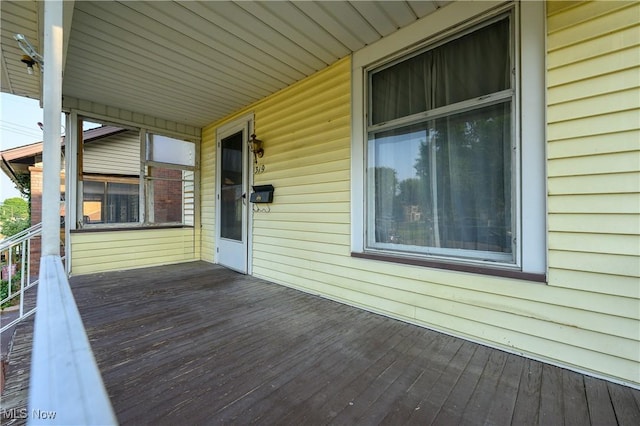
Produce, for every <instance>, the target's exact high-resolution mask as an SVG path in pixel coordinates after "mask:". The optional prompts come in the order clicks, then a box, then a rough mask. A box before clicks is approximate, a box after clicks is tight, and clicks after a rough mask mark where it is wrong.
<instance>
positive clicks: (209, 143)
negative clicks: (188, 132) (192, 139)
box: [200, 126, 216, 262]
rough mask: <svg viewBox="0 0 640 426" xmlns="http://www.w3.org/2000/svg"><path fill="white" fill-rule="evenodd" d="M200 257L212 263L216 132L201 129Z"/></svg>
mask: <svg viewBox="0 0 640 426" xmlns="http://www.w3.org/2000/svg"><path fill="white" fill-rule="evenodd" d="M200 169H201V170H200V208H201V213H200V224H201V228H200V250H201V252H200V257H201V259H202V260H205V261H207V262H213V260H214V251H215V232H216V222H215V215H216V132H215V127H213V126H209V127H206V128H204V129H202V143H201V145H200Z"/></svg>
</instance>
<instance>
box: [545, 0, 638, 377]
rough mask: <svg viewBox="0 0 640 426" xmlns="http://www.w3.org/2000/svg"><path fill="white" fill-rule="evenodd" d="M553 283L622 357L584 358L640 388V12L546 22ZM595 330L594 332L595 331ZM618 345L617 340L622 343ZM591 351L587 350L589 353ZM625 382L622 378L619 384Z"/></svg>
mask: <svg viewBox="0 0 640 426" xmlns="http://www.w3.org/2000/svg"><path fill="white" fill-rule="evenodd" d="M547 45H548V57H547V60H548V62H547V67H548V75H547V78H548V110H547V116H548V150H547V152H548V158H549V159H548V191H549V200H548V209H549V221H548V223H549V237H548V238H549V284H550V286H554V287H558V288H559V287H563V288H565V289H567V290H570V291H572V292H574V293H575V298H576V299H580V300H589V299H593V300H594V301H604V300H608V301H609V303H611V306H622V305H625V304H626V305H627V306H628V311H627V312H623V311H622V310H621V311H615V310H614V311H607V310H603V309H598V310H596V312H597V314H598V315H597V317H595V318H593V321H594V322H599V323H600V324H606V326H605V329H604V330H602V333H605V334H607V335H608V337H609V338H611V337H612V336H618V337H622V336H620V333H619V332H618V330H622V329H624V327H626V328H627V330H628V331H627V333H626V335H627V336H626V337H625V338H624V339H619V338H618V337H616V338H614V340H613V341H610V344H611V345H612V348H617V347H618V345H620V344H621V343H625V344H629V345H631V346H630V348H631V349H633V350H632V351H631V352H629V353H627V354H626V355H625V354H624V351H619V350H617V349H610V350H603V349H602V348H590V349H592V351H594V352H596V353H593V354H586V355H587V358H586V360H585V362H589V363H596V360H598V357H599V358H601V361H602V362H603V365H607V364H608V365H610V366H611V368H610V369H611V370H613V369H618V368H619V369H620V371H624V368H623V365H625V364H626V363H628V362H629V361H631V362H632V363H631V364H630V365H629V370H628V373H629V376H626V377H625V378H626V379H627V380H629V381H632V382H634V383H636V384H638V383H639V382H640V144H639V143H638V141H639V140H640V132H639V128H640V102H639V99H640V54H638V47H639V46H640V4H638V3H637V2H589V3H578V4H571V5H568V6H567V7H565V8H558V9H557V10H555V11H554V12H553V13H550V15H549V19H548V39H547ZM591 328H592V329H593V328H595V327H593V326H591ZM618 340H620V342H618ZM583 346H584V347H587V346H588V345H586V344H585V345H583ZM623 377H624V376H623Z"/></svg>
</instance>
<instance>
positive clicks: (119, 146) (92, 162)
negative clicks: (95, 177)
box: [82, 130, 140, 176]
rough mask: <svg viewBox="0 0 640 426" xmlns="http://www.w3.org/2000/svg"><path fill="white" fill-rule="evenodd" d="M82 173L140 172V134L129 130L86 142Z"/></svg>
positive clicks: (133, 174)
mask: <svg viewBox="0 0 640 426" xmlns="http://www.w3.org/2000/svg"><path fill="white" fill-rule="evenodd" d="M82 161H83V172H84V173H102V174H106V175H130V176H131V175H132V176H138V175H139V174H140V136H139V133H138V132H137V131H134V130H129V131H127V132H124V133H118V134H117V135H113V136H110V137H108V138H104V139H100V140H97V141H93V142H87V143H86V144H85V146H84V154H83V158H82Z"/></svg>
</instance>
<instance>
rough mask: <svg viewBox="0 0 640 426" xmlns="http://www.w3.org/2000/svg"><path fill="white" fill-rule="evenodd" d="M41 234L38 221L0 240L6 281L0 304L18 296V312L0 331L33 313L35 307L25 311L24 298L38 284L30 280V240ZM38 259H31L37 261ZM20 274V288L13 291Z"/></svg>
mask: <svg viewBox="0 0 640 426" xmlns="http://www.w3.org/2000/svg"><path fill="white" fill-rule="evenodd" d="M41 234H42V224H41V223H38V224H37V225H33V226H32V227H30V228H28V229H25V230H24V231H22V232H19V233H17V234H15V235H13V236H11V237H9V238H7V239H5V240H2V241H1V242H0V253H4V254H5V256H6V259H7V261H6V264H5V265H3V266H2V281H5V280H6V281H7V290H8V291H7V296H6V297H4V298H3V299H2V300H0V306H2V305H4V304H6V303H9V302H11V301H13V300H15V299H18V298H19V304H20V305H19V314H18V317H17V318H16V319H14V320H13V321H11V322H9V323H8V324H2V327H0V333H2V332H4V331H6V330H8V329H9V328H11V327H13V326H14V325H16V324H17V323H18V322H20V321H22V320H23V319H25V318H27V317H29V316H31V315H33V313H34V312H35V311H36V308H35V307H33V308H31V309H29V310H27V311H26V312H25V298H26V294H27V290H29V289H30V288H32V287H34V286H35V285H37V284H38V279H34V280H33V281H32V280H31V271H30V265H31V261H32V259H31V240H32V239H33V238H38V237H40V235H41ZM39 260H40V259H33V261H34V262H38V261H39ZM18 274H19V276H20V289H18V290H17V291H14V289H13V284H14V283H13V281H14V278H15V277H16V275H18Z"/></svg>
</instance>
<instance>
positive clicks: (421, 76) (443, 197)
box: [367, 14, 515, 263]
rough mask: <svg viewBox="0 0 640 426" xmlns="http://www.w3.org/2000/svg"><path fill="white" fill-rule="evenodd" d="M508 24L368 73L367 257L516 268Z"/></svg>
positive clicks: (506, 19) (505, 20) (507, 18)
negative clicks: (414, 256)
mask: <svg viewBox="0 0 640 426" xmlns="http://www.w3.org/2000/svg"><path fill="white" fill-rule="evenodd" d="M510 22H511V15H510V14H506V15H503V16H501V17H499V18H498V19H497V20H495V21H492V22H489V23H484V24H483V25H482V26H480V27H478V28H474V29H473V30H472V31H470V32H468V33H467V34H464V35H461V36H456V37H455V38H452V39H450V40H447V41H446V42H444V43H442V44H439V45H437V46H434V47H429V48H427V49H426V50H424V51H422V52H419V53H417V54H413V55H411V56H409V57H404V58H401V59H400V60H398V61H396V62H394V63H392V64H386V65H385V66H383V67H378V68H374V69H371V70H369V72H368V79H369V96H370V103H369V114H368V116H369V117H370V122H369V125H368V152H367V173H368V188H367V201H368V209H367V211H368V215H369V223H368V234H367V236H368V245H369V247H371V248H380V249H389V250H398V251H406V252H415V253H427V254H434V255H444V256H454V257H470V258H480V259H491V260H496V261H503V262H508V263H511V262H513V261H514V258H513V252H514V250H513V244H514V239H515V229H514V227H513V220H512V215H513V213H514V211H515V207H514V200H515V197H513V196H512V187H513V181H514V173H513V167H512V155H513V154H512V153H513V149H512V148H513V138H512V134H513V128H514V122H513V119H512V118H513V114H512V108H513V104H514V93H515V91H514V90H513V88H512V81H511V77H512V75H513V73H512V70H513V65H512V63H511V58H512V52H513V48H512V39H513V37H512V31H511V24H510Z"/></svg>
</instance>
